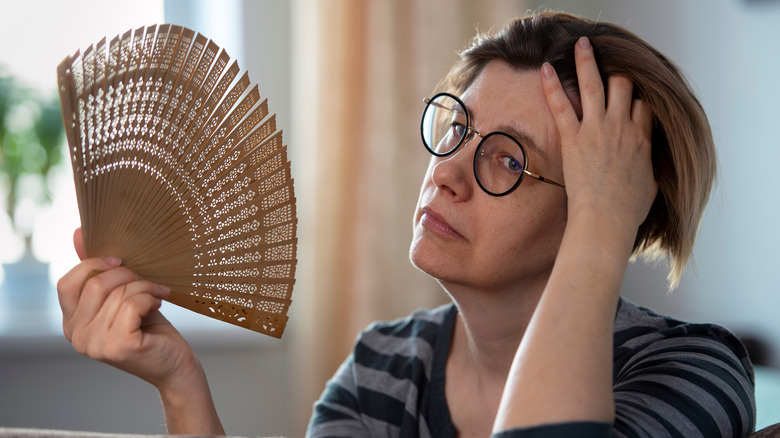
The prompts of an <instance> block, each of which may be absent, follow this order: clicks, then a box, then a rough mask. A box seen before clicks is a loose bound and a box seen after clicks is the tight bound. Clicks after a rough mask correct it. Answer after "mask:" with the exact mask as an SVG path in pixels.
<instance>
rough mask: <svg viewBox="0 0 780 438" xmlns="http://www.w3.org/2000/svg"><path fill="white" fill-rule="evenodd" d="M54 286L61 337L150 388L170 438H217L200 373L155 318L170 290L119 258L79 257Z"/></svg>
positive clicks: (77, 241) (187, 350)
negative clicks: (205, 437) (174, 437)
mask: <svg viewBox="0 0 780 438" xmlns="http://www.w3.org/2000/svg"><path fill="white" fill-rule="evenodd" d="M73 242H74V246H75V248H76V253H77V254H78V255H79V258H80V259H82V260H81V262H80V263H79V264H78V265H76V266H75V267H74V268H73V269H71V270H70V272H68V273H67V274H65V275H64V276H63V277H62V278H61V279H60V280H59V282H57V294H58V296H59V301H60V307H61V308H62V326H63V332H64V334H65V337H66V338H67V339H68V341H70V342H71V343H72V344H73V348H74V349H75V350H76V351H77V352H79V353H81V354H84V355H86V356H88V357H90V358H92V359H95V360H98V361H101V362H105V363H108V364H110V365H112V366H114V367H116V368H118V369H120V370H123V371H126V372H128V373H130V374H133V375H135V376H137V377H139V378H141V379H143V380H146V381H147V382H149V383H151V384H152V385H154V386H155V387H156V388H157V389H158V391H159V392H160V396H161V398H162V401H163V405H164V409H165V414H166V422H167V424H168V432H169V433H171V434H174V433H175V434H181V433H184V434H222V433H224V432H223V431H222V426H221V424H220V423H219V419H218V418H217V416H216V411H215V409H214V407H213V402H212V400H211V393H210V390H209V388H208V383H207V382H206V375H205V372H204V371H203V368H202V367H201V365H200V362H199V361H198V359H197V357H196V356H195V353H194V352H193V350H192V348H191V347H190V345H189V343H187V341H186V340H185V339H184V337H182V335H181V334H180V333H179V332H178V331H177V330H176V329H175V328H174V327H173V325H171V323H170V322H169V321H168V320H167V319H166V318H165V317H164V316H163V315H162V313H160V311H159V308H160V305H161V304H162V300H163V299H164V298H165V297H167V296H168V293H169V290H168V288H166V287H164V286H161V285H158V284H155V283H152V282H150V281H146V280H143V279H142V278H140V277H139V276H138V275H136V274H135V273H134V272H133V271H131V270H130V269H128V268H126V267H124V266H122V265H121V260H119V259H116V258H112V257H103V258H89V259H85V258H84V251H83V243H82V239H81V229H77V230H76V232H75V233H74V235H73Z"/></svg>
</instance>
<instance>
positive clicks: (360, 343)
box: [352, 304, 455, 377]
mask: <svg viewBox="0 0 780 438" xmlns="http://www.w3.org/2000/svg"><path fill="white" fill-rule="evenodd" d="M454 312H455V310H454V306H453V305H452V304H448V305H444V306H441V307H438V308H436V309H422V310H417V311H415V312H414V313H412V314H411V315H409V316H407V317H404V318H400V319H396V320H393V321H382V322H376V323H373V324H371V325H370V326H369V327H368V328H367V329H366V330H364V331H363V332H361V333H360V335H359V336H358V339H357V342H356V343H355V348H354V350H353V353H352V355H353V360H354V361H355V363H356V364H359V365H361V366H364V367H368V368H372V369H381V370H383V371H388V372H391V374H394V375H398V373H399V372H403V370H406V371H409V365H410V364H411V363H416V366H421V367H423V368H424V369H425V370H426V373H427V372H428V371H429V369H430V365H431V363H432V361H433V354H434V350H435V347H436V343H437V341H438V340H439V338H440V337H441V334H442V331H443V326H445V325H446V322H447V321H448V320H449V319H450V318H452V317H454ZM399 377H400V376H399Z"/></svg>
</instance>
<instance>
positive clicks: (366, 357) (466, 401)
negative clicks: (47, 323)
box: [58, 13, 755, 437]
mask: <svg viewBox="0 0 780 438" xmlns="http://www.w3.org/2000/svg"><path fill="white" fill-rule="evenodd" d="M597 57H598V62H597V59H596V58H597ZM440 88H441V91H442V92H443V94H442V93H437V94H436V95H434V96H433V97H431V98H430V99H426V102H427V103H426V108H425V111H424V114H423V124H422V134H423V143H424V145H425V146H426V147H427V148H428V150H429V151H430V152H431V153H432V154H434V157H433V158H432V159H431V162H430V165H429V167H428V171H427V173H426V175H425V178H424V180H423V184H422V189H421V192H420V198H419V202H418V206H417V209H416V212H415V215H414V237H413V240H412V245H411V249H410V255H411V259H412V262H413V263H414V264H415V265H416V266H417V267H418V268H419V269H421V270H422V271H424V272H426V273H428V274H430V275H431V276H432V277H434V278H436V279H437V281H438V282H439V283H440V284H441V285H442V287H443V288H444V289H445V291H446V292H447V293H448V294H449V295H450V297H451V298H452V301H453V304H452V305H450V306H445V307H442V308H439V309H435V310H428V311H421V312H418V313H415V314H414V315H411V316H410V317H409V318H406V319H404V320H399V321H396V322H392V323H382V324H377V325H374V326H372V327H371V328H369V329H368V330H366V331H365V332H364V333H363V334H361V336H360V338H359V339H358V342H357V344H356V346H355V350H354V352H353V354H352V355H350V357H349V358H347V360H346V361H345V362H344V364H343V365H342V367H341V368H340V369H339V371H338V372H337V373H336V375H335V376H334V377H333V379H332V380H331V381H330V382H329V383H328V386H327V388H326V390H325V392H324V393H323V396H322V398H321V399H320V401H318V402H317V404H316V405H315V412H314V415H313V417H312V420H311V423H310V425H309V434H310V435H311V436H403V437H407V436H456V435H461V436H487V435H489V434H490V433H495V434H496V435H497V436H556V437H557V436H569V435H571V436H612V435H613V434H614V435H619V436H622V435H637V436H654V437H655V436H708V437H709V436H746V435H747V434H749V433H750V432H751V431H752V429H753V428H754V424H755V419H754V417H755V413H754V402H753V386H752V385H753V383H752V368H751V365H750V362H749V359H748V358H747V354H746V353H745V350H744V348H743V347H742V345H741V344H740V343H739V341H738V340H736V338H734V336H733V335H731V334H730V333H728V332H727V331H726V330H725V329H722V328H719V327H716V326H712V325H707V324H686V323H682V322H679V321H674V320H671V319H668V318H664V317H661V316H658V315H655V314H653V313H652V312H649V311H647V310H645V309H641V308H638V307H636V306H634V305H633V304H631V303H629V302H627V301H624V300H622V299H621V298H620V297H619V293H620V286H621V282H622V278H623V275H624V273H625V270H626V266H627V263H628V260H629V258H630V257H631V256H632V255H636V254H640V253H647V252H648V251H656V252H659V253H660V254H662V255H663V254H665V255H667V256H669V258H670V260H671V262H672V266H673V268H672V274H671V281H672V283H673V284H674V283H675V282H676V280H677V279H678V278H679V275H680V272H681V270H682V267H683V266H684V265H685V262H686V261H687V259H688V257H689V255H690V253H691V249H692V246H693V240H694V237H695V234H696V229H697V228H698V224H699V221H700V218H701V215H702V213H703V210H704V205H705V204H706V201H707V198H708V196H709V190H710V186H711V184H712V179H713V177H714V167H715V166H714V162H715V158H714V149H713V146H712V138H711V135H710V132H709V128H708V125H707V121H706V118H705V116H704V114H703V112H702V110H701V107H700V105H699V103H698V102H697V101H696V99H695V97H694V96H693V94H692V93H691V92H690V89H689V88H688V86H687V85H686V84H685V81H684V80H683V78H682V77H681V76H680V74H679V73H678V72H677V70H676V68H675V67H674V66H673V65H672V64H671V63H670V62H669V61H668V60H666V59H665V58H664V57H663V56H662V55H660V54H659V53H658V52H656V51H655V50H653V49H652V48H650V47H649V46H647V44H646V43H644V42H642V41H641V40H639V39H638V38H637V37H635V36H634V35H631V34H630V33H628V32H626V31H625V30H623V29H620V28H618V27H615V26H612V25H608V24H605V23H594V22H590V21H587V20H583V19H579V18H576V17H572V16H569V15H565V14H556V13H543V14H537V15H534V16H530V17H526V18H523V19H519V20H516V21H513V22H512V23H510V24H509V25H508V26H507V27H506V28H505V29H504V30H503V31H501V32H500V33H498V34H496V35H494V36H485V37H479V38H477V39H476V40H475V42H474V44H473V45H472V46H471V47H470V48H468V49H467V50H465V51H464V52H463V53H462V59H461V61H460V62H459V63H458V64H456V66H455V67H454V68H453V70H452V71H451V72H450V74H449V75H448V76H447V77H446V78H445V80H444V81H443V83H442V84H441V86H440ZM75 240H76V241H77V248H78V247H79V244H78V241H79V240H80V239H79V238H78V236H76V239H75ZM95 269H98V270H101V271H104V272H103V273H101V274H99V275H97V276H94V277H93V278H91V279H88V276H89V273H90V272H92V271H93V270H95ZM58 289H59V294H60V300H61V305H62V308H63V315H64V331H65V334H66V336H67V337H68V339H70V340H71V341H72V342H73V345H74V348H76V349H77V350H78V351H80V352H82V353H84V354H87V355H89V356H90V357H93V358H96V359H98V360H103V361H106V362H109V363H111V364H113V365H115V366H117V367H119V368H121V369H124V370H126V371H129V372H131V373H133V374H136V375H138V376H139V377H142V378H144V379H146V380H148V381H149V382H151V383H152V384H154V385H155V386H156V387H157V388H158V390H159V391H160V394H161V397H162V399H163V404H164V407H165V412H166V422H167V424H168V428H169V432H171V433H189V434H193V433H197V434H208V433H212V434H213V433H222V427H221V425H220V423H219V419H218V418H217V415H216V413H215V410H214V407H213V403H212V401H211V397H210V395H209V390H208V385H207V383H206V378H205V375H204V373H203V370H202V368H201V367H200V365H199V363H198V361H197V358H195V356H194V354H193V353H192V350H191V349H190V348H189V346H188V345H187V344H186V342H185V341H184V340H183V339H182V338H181V337H180V336H179V335H178V333H177V332H176V331H175V330H174V329H173V328H172V327H171V326H170V324H168V323H167V321H165V320H164V318H162V316H161V315H160V314H159V312H157V311H156V309H157V308H158V307H159V304H160V299H162V298H164V297H165V296H166V294H167V290H166V289H165V288H163V287H160V286H156V285H153V284H151V283H148V282H145V281H143V280H142V279H139V278H136V276H135V275H134V274H133V273H132V272H131V271H129V270H127V269H125V268H123V267H121V266H120V265H119V261H118V260H115V259H111V258H108V259H89V260H84V261H82V263H81V264H79V265H78V266H77V267H75V268H74V269H73V270H72V271H71V272H70V273H69V274H67V275H66V276H65V277H63V279H62V280H61V281H60V282H59V285H58ZM567 434H568V435H567Z"/></svg>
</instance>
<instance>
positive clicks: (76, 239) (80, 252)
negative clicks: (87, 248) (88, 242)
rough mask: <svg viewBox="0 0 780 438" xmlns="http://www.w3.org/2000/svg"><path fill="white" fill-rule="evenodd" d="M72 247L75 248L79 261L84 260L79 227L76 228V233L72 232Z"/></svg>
mask: <svg viewBox="0 0 780 438" xmlns="http://www.w3.org/2000/svg"><path fill="white" fill-rule="evenodd" d="M73 247H74V248H76V255H78V256H79V260H84V239H83V237H82V236H81V227H78V228H76V231H74V232H73Z"/></svg>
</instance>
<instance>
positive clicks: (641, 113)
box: [631, 99, 653, 135]
mask: <svg viewBox="0 0 780 438" xmlns="http://www.w3.org/2000/svg"><path fill="white" fill-rule="evenodd" d="M631 120H632V121H633V122H634V123H636V124H637V125H639V127H640V128H641V129H642V132H646V133H648V135H649V133H651V132H652V129H653V112H652V111H651V110H650V108H649V107H648V106H647V104H646V103H645V102H644V101H642V100H639V99H634V100H633V101H632V102H631Z"/></svg>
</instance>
